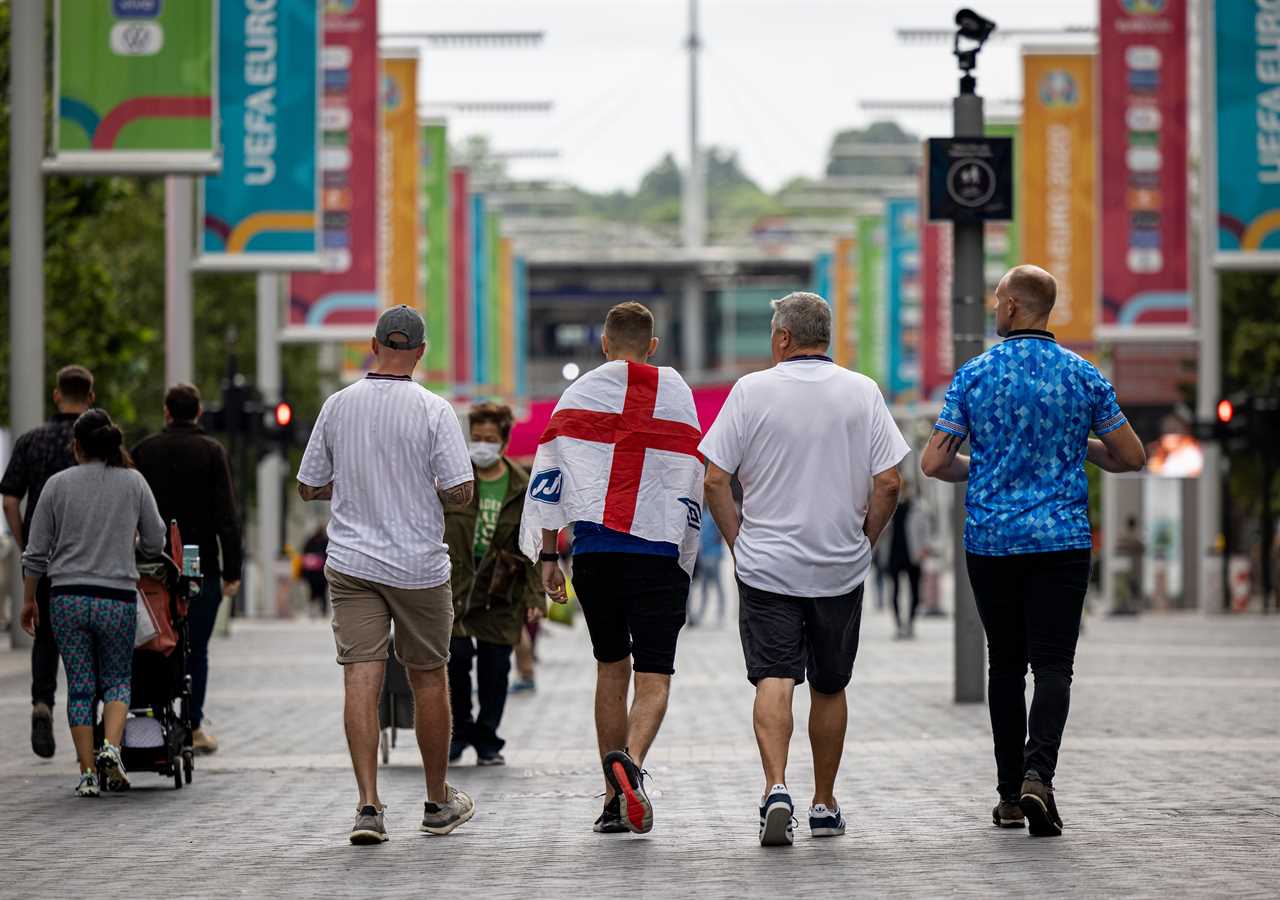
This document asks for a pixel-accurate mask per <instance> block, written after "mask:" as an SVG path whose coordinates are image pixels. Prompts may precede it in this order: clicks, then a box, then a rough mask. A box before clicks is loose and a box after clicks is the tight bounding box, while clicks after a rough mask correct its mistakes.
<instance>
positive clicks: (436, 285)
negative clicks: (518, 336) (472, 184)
mask: <svg viewBox="0 0 1280 900" xmlns="http://www.w3.org/2000/svg"><path fill="white" fill-rule="evenodd" d="M418 150H419V152H420V153H421V154H422V161H421V168H420V171H419V178H420V179H421V183H422V217H423V220H422V221H423V247H422V265H423V282H424V290H425V291H426V308H427V315H426V319H427V335H428V337H429V338H430V340H429V342H428V344H427V355H426V383H427V387H429V388H431V389H432V390H444V389H447V387H448V385H449V382H450V376H451V375H452V371H451V368H450V359H451V357H452V355H453V339H452V337H451V335H450V333H449V322H450V320H451V318H452V316H451V315H450V302H449V143H448V139H447V130H446V126H445V124H444V122H443V121H431V122H423V123H422V133H421V135H420V136H419V141H418Z"/></svg>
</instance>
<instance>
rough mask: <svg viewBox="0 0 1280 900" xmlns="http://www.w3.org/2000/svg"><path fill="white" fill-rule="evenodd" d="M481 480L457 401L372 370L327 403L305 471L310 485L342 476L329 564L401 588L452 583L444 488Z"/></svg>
mask: <svg viewBox="0 0 1280 900" xmlns="http://www.w3.org/2000/svg"><path fill="white" fill-rule="evenodd" d="M473 478H474V473H473V471H472V468H471V457H470V454H469V452H468V450H467V444H466V442H465V441H464V440H463V437H462V426H461V425H460V424H459V422H458V417H457V415H456V414H455V413H454V411H453V407H451V406H450V405H449V404H448V402H447V401H445V400H443V399H441V398H440V397H437V396H436V395H435V394H433V393H431V392H430V391H428V390H427V389H426V388H424V387H422V386H421V385H418V384H415V383H414V382H413V381H412V380H411V379H409V378H407V377H403V378H402V377H397V376H387V375H372V374H371V375H367V376H365V378H363V379H362V380H360V381H357V382H356V383H355V384H353V385H351V386H350V387H347V388H344V389H343V390H341V391H338V393H336V394H334V395H333V396H332V397H330V398H329V399H328V400H326V401H325V403H324V406H323V408H321V410H320V417H319V418H318V419H317V420H316V424H315V428H314V429H313V430H312V432H311V439H310V440H309V441H308V442H307V450H306V452H305V453H304V454H303V456H302V465H301V466H299V467H298V481H300V482H302V483H303V484H305V485H309V486H311V487H323V486H324V485H326V484H328V483H329V482H331V481H332V482H333V503H332V507H331V511H330V519H329V528H328V533H329V565H330V566H332V567H333V568H334V569H335V570H336V571H338V572H341V573H342V574H344V575H352V576H354V577H357V578H365V579H368V580H369V581H375V582H377V583H379V584H386V585H390V586H391V587H399V588H427V587H436V586H437V585H441V584H444V583H445V582H447V581H448V580H449V551H448V548H447V547H446V545H445V543H444V509H443V507H442V506H441V504H440V498H439V497H438V496H437V495H436V491H437V490H447V489H448V488H451V487H456V486H457V485H459V484H463V483H465V482H468V481H471V480H472V479H473Z"/></svg>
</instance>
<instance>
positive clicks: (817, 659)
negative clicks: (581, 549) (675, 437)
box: [699, 293, 910, 846]
mask: <svg viewBox="0 0 1280 900" xmlns="http://www.w3.org/2000/svg"><path fill="white" fill-rule="evenodd" d="M773 309H774V313H773V326H772V329H771V339H770V343H771V345H772V351H773V361H774V367H773V368H772V369H767V370H765V371H763V372H755V373H752V374H750V375H747V376H745V377H743V378H742V379H740V380H739V381H738V383H737V384H735V385H734V386H733V390H732V391H731V392H730V394H729V398H728V400H726V401H725V406H724V409H723V410H722V411H721V412H720V416H719V417H718V418H717V419H716V421H715V424H714V425H712V426H711V429H710V430H709V431H708V432H707V435H706V437H705V438H704V439H703V441H702V445H701V446H700V447H699V449H700V450H701V451H702V454H703V456H705V457H706V459H707V463H708V468H707V479H706V498H707V503H708V505H709V506H710V508H711V514H712V516H714V517H715V520H716V524H717V525H718V526H719V527H720V532H721V533H722V534H723V535H724V539H725V542H726V543H727V544H728V545H729V549H730V550H731V551H732V552H733V554H734V561H735V565H736V567H737V575H738V592H739V596H740V598H741V600H740V606H739V629H740V631H741V634H742V649H743V653H744V654H745V656H746V661H747V677H748V678H749V679H750V681H751V683H752V684H753V685H755V687H756V702H755V714H754V720H755V732H756V741H757V743H758V744H759V747H760V758H761V762H762V763H763V765H764V775H765V780H764V794H763V797H762V800H761V802H760V843H761V844H763V845H765V846H779V845H789V844H791V843H792V841H793V839H794V835H793V828H794V822H793V818H792V816H793V813H794V804H793V803H792V800H791V793H790V791H789V790H788V789H787V787H786V770H787V751H788V747H789V745H790V743H791V732H792V715H791V703H792V695H793V694H794V691H795V687H796V685H798V684H803V683H804V681H805V678H806V677H807V678H808V680H809V691H810V696H811V706H810V713H809V741H810V744H811V745H812V748H813V768H814V781H815V785H814V793H813V805H812V807H811V808H810V810H809V828H810V831H811V833H812V834H813V836H814V837H834V836H837V835H840V834H843V833H844V829H845V822H844V817H843V815H842V814H841V812H840V806H839V804H838V803H837V802H836V798H835V781H836V772H837V771H838V770H839V768H840V757H841V755H842V753H843V750H844V735H845V723H846V720H847V716H848V710H847V706H846V703H845V694H844V690H845V686H846V685H848V683H849V680H850V679H851V678H852V676H853V661H854V658H855V657H856V656H857V652H858V628H859V625H860V623H861V618H862V584H863V581H864V580H865V579H866V577H867V571H868V569H869V568H870V566H871V549H872V547H873V545H874V544H875V542H876V539H877V538H878V537H879V536H880V533H881V531H883V530H884V527H885V525H886V524H888V522H889V519H890V518H891V517H892V516H893V511H894V509H895V508H896V506H897V502H898V490H899V487H900V485H901V481H900V479H899V476H898V468H897V467H898V464H899V463H900V462H902V460H903V459H904V458H905V457H906V456H907V454H908V453H910V448H909V447H908V446H907V442H906V441H905V440H903V438H902V433H901V432H900V431H899V430H898V427H897V425H896V424H895V423H894V421H893V418H892V417H891V416H890V415H889V409H888V407H887V406H886V405H885V402H884V397H883V396H882V395H881V393H880V389H879V388H878V387H877V386H876V383H875V382H874V381H872V380H871V379H870V378H867V377H866V376H865V375H859V374H857V373H855V372H850V371H849V370H848V369H844V368H842V367H840V366H837V365H835V363H833V362H832V360H831V358H830V357H829V356H827V347H828V346H829V344H830V342H831V308H830V307H829V306H828V305H827V302H826V301H825V300H823V299H822V298H821V297H819V296H818V295H817V294H808V293H794V294H788V295H787V296H786V297H783V298H782V299H781V300H775V301H773ZM735 473H736V474H737V476H738V480H739V481H740V482H741V483H742V492H743V498H742V521H741V522H739V520H738V513H737V509H736V507H735V505H734V501H733V494H732V492H731V490H730V480H731V478H732V477H733V475H734V474H735Z"/></svg>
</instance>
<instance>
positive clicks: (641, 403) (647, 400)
mask: <svg viewBox="0 0 1280 900" xmlns="http://www.w3.org/2000/svg"><path fill="white" fill-rule="evenodd" d="M701 439H702V430H701V428H700V427H699V425H698V415H697V411H696V410H695V408H694V405H693V392H692V391H691V390H689V386H688V385H687V384H685V383H684V379H683V378H681V377H680V375H679V374H678V373H677V372H676V370H675V369H671V368H665V367H664V368H661V369H659V368H656V367H654V366H649V365H644V364H642V363H634V362H625V361H622V360H615V361H613V362H607V363H605V364H604V365H602V366H600V367H599V368H598V369H595V370H594V371H591V372H588V373H587V374H586V375H583V376H582V377H581V378H579V379H578V380H577V381H575V382H574V383H573V384H571V385H570V386H569V388H568V390H566V391H565V392H564V395H563V396H562V397H561V398H560V402H559V403H557V404H556V408H555V412H554V413H553V414H552V416H551V421H550V422H549V423H548V424H547V429H546V431H544V432H543V434H542V437H541V438H540V439H539V441H538V452H537V455H536V456H535V457H534V461H533V470H532V476H531V478H530V480H529V496H528V497H527V498H526V499H525V504H524V516H523V518H522V519H521V522H520V549H521V550H522V551H523V552H524V554H525V555H526V556H528V557H529V558H530V559H532V560H536V559H537V558H538V553H539V552H540V551H541V550H542V530H543V529H544V528H545V529H549V530H558V529H560V528H563V527H565V526H566V525H569V524H570V523H572V522H594V523H596V524H598V525H603V526H604V527H605V528H610V529H612V530H614V531H620V532H623V533H625V534H631V535H634V536H635V537H638V538H642V539H644V540H646V541H663V542H665V543H670V544H675V545H676V546H678V547H679V548H680V566H681V568H683V569H684V570H685V571H686V572H688V573H690V575H692V574H693V563H694V560H695V559H697V556H698V533H699V531H700V530H701V528H702V478H703V463H702V456H701V455H700V454H699V453H698V443H699V441H700V440H701Z"/></svg>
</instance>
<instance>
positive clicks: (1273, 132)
mask: <svg viewBox="0 0 1280 900" xmlns="http://www.w3.org/2000/svg"><path fill="white" fill-rule="evenodd" d="M1211 11H1212V13H1213V15H1214V16H1215V18H1216V21H1215V22H1214V23H1213V32H1214V34H1215V35H1216V46H1215V48H1214V56H1215V65H1214V71H1215V80H1216V85H1217V90H1216V92H1215V93H1216V95H1217V117H1218V127H1217V135H1218V247H1217V249H1218V261H1219V263H1220V264H1224V263H1230V262H1232V261H1234V260H1236V259H1238V260H1241V261H1245V262H1248V261H1249V260H1248V258H1250V257H1251V258H1252V259H1253V262H1265V263H1267V264H1269V265H1271V266H1274V265H1276V263H1277V261H1280V0H1224V2H1219V3H1215V4H1213V7H1212V10H1211Z"/></svg>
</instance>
